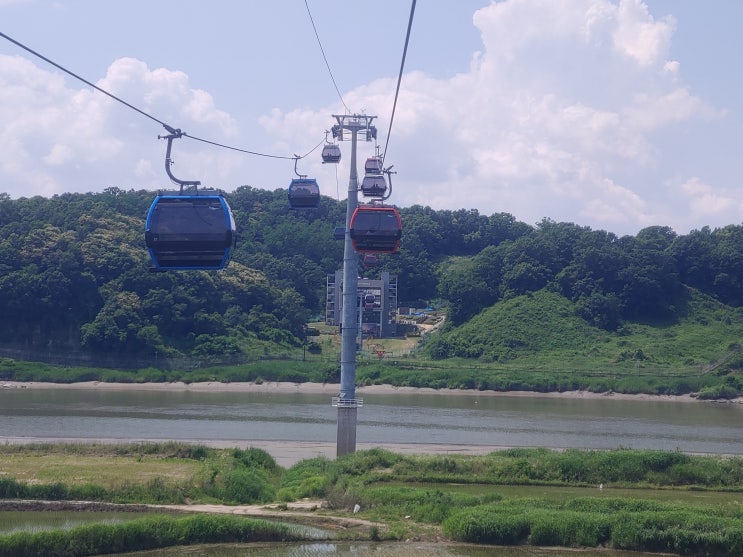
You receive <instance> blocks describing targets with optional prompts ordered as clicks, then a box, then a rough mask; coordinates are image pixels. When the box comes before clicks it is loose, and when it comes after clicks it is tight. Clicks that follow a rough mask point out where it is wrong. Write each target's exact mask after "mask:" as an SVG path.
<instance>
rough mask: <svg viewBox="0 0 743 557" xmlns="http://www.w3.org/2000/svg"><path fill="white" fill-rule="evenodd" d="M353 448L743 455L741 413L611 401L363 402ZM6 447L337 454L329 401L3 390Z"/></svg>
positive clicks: (291, 396)
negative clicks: (49, 444)
mask: <svg viewBox="0 0 743 557" xmlns="http://www.w3.org/2000/svg"><path fill="white" fill-rule="evenodd" d="M359 394H360V395H363V396H364V406H363V407H362V408H359V409H358V425H357V448H358V449H364V448H369V447H376V446H382V447H386V448H389V449H390V450H394V451H400V452H452V453H453V452H463V453H467V452H475V453H476V452H488V451H489V450H494V449H496V448H500V447H548V448H567V447H575V448H588V449H610V448H620V447H621V448H638V449H663V450H681V451H684V452H691V453H716V454H735V455H743V428H741V427H740V426H741V424H742V423H743V405H740V404H721V403H713V402H674V401H669V400H652V401H647V400H619V399H613V398H611V397H600V398H598V399H591V398H549V397H525V396H508V395H497V396H492V394H491V395H487V394H471V395H448V394H435V395H431V394H410V393H405V394H397V393H392V394H364V393H363V392H360V393H359ZM0 423H1V424H2V427H1V428H0V442H2V441H5V442H28V441H49V440H51V441H65V440H66V441H113V442H116V441H131V440H136V441H163V440H180V441H188V442H197V443H203V444H208V445H212V446H239V447H247V446H255V447H261V448H265V449H266V450H267V451H268V452H269V453H271V454H272V455H274V458H276V460H277V462H278V463H279V464H280V465H282V466H290V465H292V464H294V463H295V462H297V461H298V460H301V459H302V458H309V457H313V456H318V455H324V456H328V457H333V456H334V455H335V440H336V431H337V425H336V424H337V409H335V408H333V407H332V406H331V405H330V397H329V396H328V395H326V394H312V393H303V392H281V391H277V392H223V391H220V392H211V391H195V390H183V389H180V390H172V391H163V390H160V391H149V390H136V389H132V390H98V389H87V390H85V389H35V388H27V389H19V388H16V389H8V388H6V389H0Z"/></svg>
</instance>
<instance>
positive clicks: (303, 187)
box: [288, 178, 320, 209]
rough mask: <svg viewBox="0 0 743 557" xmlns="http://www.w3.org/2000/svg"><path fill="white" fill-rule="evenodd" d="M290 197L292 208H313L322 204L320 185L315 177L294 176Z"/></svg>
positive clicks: (290, 187)
mask: <svg viewBox="0 0 743 557" xmlns="http://www.w3.org/2000/svg"><path fill="white" fill-rule="evenodd" d="M288 197H289V206H290V207H291V208H292V209H312V208H314V207H317V206H318V205H319V204H320V186H318V185H317V180H315V179H314V178H294V179H293V180H292V181H291V184H289V193H288Z"/></svg>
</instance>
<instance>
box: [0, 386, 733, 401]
mask: <svg viewBox="0 0 743 557" xmlns="http://www.w3.org/2000/svg"><path fill="white" fill-rule="evenodd" d="M0 389H58V390H68V389H70V390H75V389H76V390H100V391H193V392H241V393H304V394H327V395H328V396H331V397H332V396H337V395H338V389H339V384H337V383H309V382H307V383H292V382H274V381H264V382H262V383H253V382H236V383H221V382H219V381H208V382H202V383H184V382H182V381H176V382H170V383H107V382H103V381H86V382H79V383H46V382H35V381H29V382H23V381H3V382H2V383H0ZM356 394H357V396H359V395H360V396H364V395H395V394H399V395H431V396H472V397H532V398H567V399H588V400H638V401H668V402H684V403H688V402H718V403H719V402H725V403H733V404H735V403H737V404H743V398H736V399H732V400H726V401H707V400H699V399H697V398H695V397H694V396H692V395H690V394H686V395H652V394H643V393H640V394H627V393H615V392H605V393H597V392H592V391H560V392H557V391H556V392H547V393H543V392H537V391H478V390H475V389H433V388H429V387H395V386H393V385H367V386H363V387H357V388H356Z"/></svg>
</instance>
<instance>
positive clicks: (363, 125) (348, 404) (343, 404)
mask: <svg viewBox="0 0 743 557" xmlns="http://www.w3.org/2000/svg"><path fill="white" fill-rule="evenodd" d="M333 117H334V118H335V119H336V120H337V122H338V123H337V124H336V125H335V126H333V128H332V132H333V137H334V138H336V139H338V140H339V141H343V140H344V139H345V135H344V131H349V132H351V171H350V176H349V179H348V200H347V202H346V232H345V237H344V244H343V283H342V288H343V310H342V314H341V316H342V317H341V387H340V392H339V393H338V396H337V397H333V401H332V404H333V406H336V407H337V408H338V435H337V445H336V456H342V455H345V454H350V453H354V452H356V415H357V410H358V408H359V407H360V406H363V405H364V401H363V400H362V399H360V398H356V338H357V336H358V333H359V332H360V331H359V330H358V328H359V324H358V321H357V316H356V312H357V311H358V310H357V307H358V301H357V300H358V290H359V281H358V266H359V259H358V255H357V254H356V252H355V251H354V249H353V244H352V243H351V217H352V216H353V213H354V211H355V210H356V207H357V206H358V200H359V195H358V191H359V179H358V174H357V172H356V143H357V141H358V136H359V133H361V134H362V139H364V140H365V141H371V140H372V139H376V137H377V129H376V128H375V127H374V126H373V125H372V121H373V120H374V118H376V116H367V115H366V114H352V115H349V114H345V115H335V114H334V115H333Z"/></svg>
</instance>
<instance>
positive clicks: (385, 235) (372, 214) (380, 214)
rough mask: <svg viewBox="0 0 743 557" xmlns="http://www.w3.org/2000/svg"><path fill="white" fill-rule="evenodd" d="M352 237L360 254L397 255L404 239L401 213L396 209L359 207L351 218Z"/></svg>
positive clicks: (354, 245) (373, 206)
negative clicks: (401, 240)
mask: <svg viewBox="0 0 743 557" xmlns="http://www.w3.org/2000/svg"><path fill="white" fill-rule="evenodd" d="M350 236H351V242H352V244H353V249H354V250H355V251H357V252H358V253H395V252H397V249H398V247H399V246H400V239H401V238H402V221H401V219H400V213H398V212H397V209H395V208H394V207H385V206H377V205H359V206H358V207H357V208H356V210H355V211H354V212H353V215H352V216H351V225H350Z"/></svg>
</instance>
